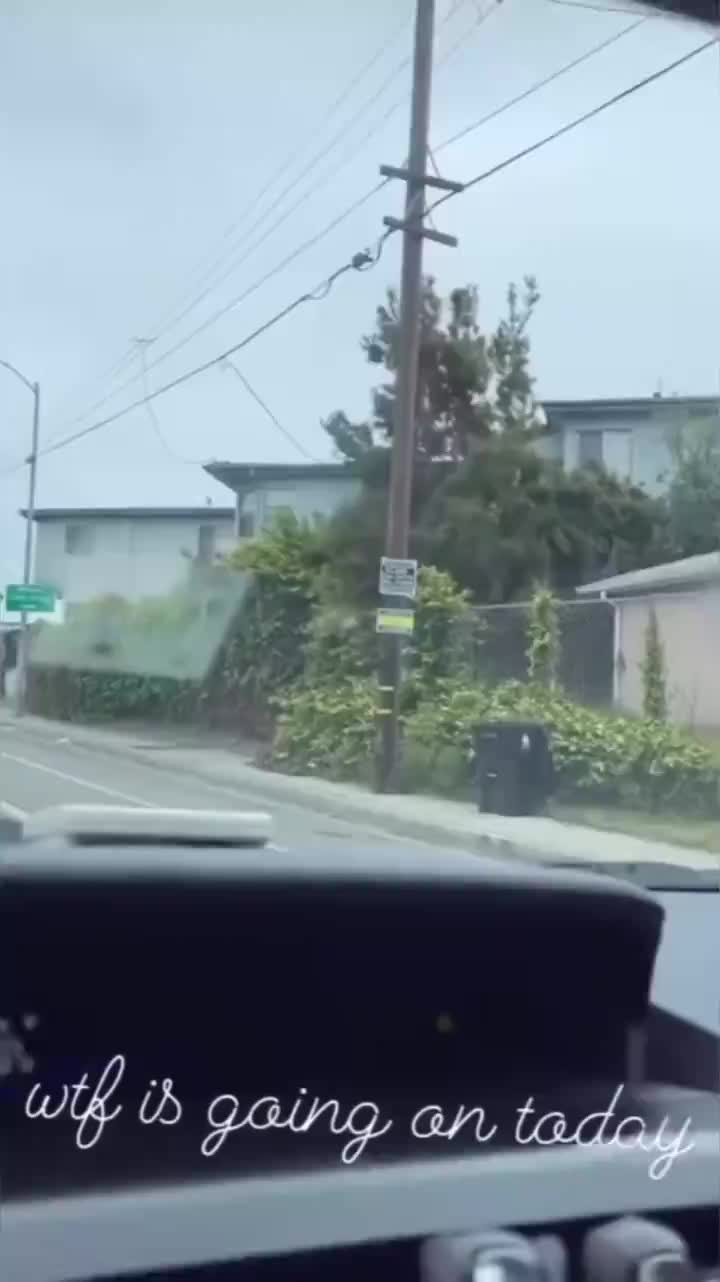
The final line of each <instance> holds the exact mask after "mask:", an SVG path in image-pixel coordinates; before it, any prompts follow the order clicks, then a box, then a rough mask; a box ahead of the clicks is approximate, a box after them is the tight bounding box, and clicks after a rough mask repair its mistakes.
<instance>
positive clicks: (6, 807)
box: [0, 801, 28, 823]
mask: <svg viewBox="0 0 720 1282" xmlns="http://www.w3.org/2000/svg"><path fill="white" fill-rule="evenodd" d="M0 810H2V812H3V814H6V815H7V816H8V819H19V820H20V822H21V823H22V821H23V820H25V819H27V817H28V812H27V810H21V809H20V807H19V806H14V805H13V803H12V801H0Z"/></svg>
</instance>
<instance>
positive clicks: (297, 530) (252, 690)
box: [213, 513, 325, 710]
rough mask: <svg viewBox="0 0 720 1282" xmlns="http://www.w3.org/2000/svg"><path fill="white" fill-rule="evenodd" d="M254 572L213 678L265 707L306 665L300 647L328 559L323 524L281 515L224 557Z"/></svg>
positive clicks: (233, 694) (227, 689) (229, 691)
mask: <svg viewBox="0 0 720 1282" xmlns="http://www.w3.org/2000/svg"><path fill="white" fill-rule="evenodd" d="M225 564H226V565H227V566H228V567H229V568H230V569H234V570H243V571H246V572H247V571H249V572H251V574H252V576H253V578H252V583H251V586H250V588H249V590H248V593H247V596H246V597H245V600H244V601H243V604H242V607H241V609H240V611H239V614H238V618H237V620H236V622H235V624H234V626H233V629H232V633H231V636H230V637H229V639H228V641H227V642H226V645H225V648H224V652H223V656H222V660H221V663H220V664H219V665H218V667H217V669H216V672H215V674H214V679H213V687H214V689H215V690H217V688H218V687H220V688H221V689H222V690H223V691H224V692H225V693H226V695H228V696H230V697H234V698H235V699H236V700H238V701H239V702H241V703H243V704H245V703H249V704H250V705H253V706H255V707H256V708H257V709H259V710H264V709H267V708H268V707H269V706H270V705H271V703H272V700H273V698H274V697H275V696H276V695H277V693H278V692H280V691H283V690H286V689H287V688H288V686H289V685H291V684H292V682H294V681H295V680H297V678H298V677H299V676H300V674H301V673H302V670H303V659H304V645H305V641H306V638H307V635H308V627H309V623H310V619H311V616H312V611H313V607H314V606H315V603H316V601H317V587H318V584H319V582H320V579H321V571H322V568H323V566H324V564H325V551H324V543H323V539H322V529H321V527H319V526H318V527H315V526H312V525H309V524H308V523H303V522H301V521H298V520H297V518H296V517H295V516H293V515H292V514H291V513H279V514H278V515H277V516H276V518H275V521H274V522H273V524H272V525H271V527H270V528H269V529H267V530H264V531H263V532H262V533H261V534H260V535H258V537H257V538H255V539H251V540H249V541H248V542H247V543H243V544H241V545H240V546H239V547H237V548H235V549H234V550H233V552H232V553H231V554H230V555H229V557H228V558H227V560H226V563H225Z"/></svg>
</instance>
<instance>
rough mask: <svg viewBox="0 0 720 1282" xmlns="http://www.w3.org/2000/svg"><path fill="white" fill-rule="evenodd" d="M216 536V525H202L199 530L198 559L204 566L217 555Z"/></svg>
mask: <svg viewBox="0 0 720 1282" xmlns="http://www.w3.org/2000/svg"><path fill="white" fill-rule="evenodd" d="M215 534H216V529H215V526H214V525H201V526H200V527H199V529H198V540H197V559H198V561H201V562H202V563H203V565H207V564H209V562H210V561H212V559H213V557H214V555H215Z"/></svg>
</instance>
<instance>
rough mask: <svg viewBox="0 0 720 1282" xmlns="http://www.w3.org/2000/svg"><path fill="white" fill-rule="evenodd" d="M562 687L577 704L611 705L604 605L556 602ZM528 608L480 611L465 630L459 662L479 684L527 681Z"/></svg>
mask: <svg viewBox="0 0 720 1282" xmlns="http://www.w3.org/2000/svg"><path fill="white" fill-rule="evenodd" d="M556 609H557V622H558V650H559V654H558V665H557V679H558V684H559V685H560V687H561V688H562V689H563V690H564V691H565V692H566V694H568V695H569V696H570V697H571V698H573V699H576V700H577V701H578V702H579V703H583V704H589V705H592V706H595V707H608V706H610V705H611V704H612V701H613V670H614V657H613V656H614V648H613V647H614V617H613V607H612V605H610V603H609V602H607V601H558V602H557V603H556ZM529 616H530V604H529V602H519V603H517V604H511V605H488V606H478V607H476V608H475V609H474V610H473V619H472V622H471V624H470V625H469V626H465V625H464V626H463V632H464V634H465V635H464V640H463V644H462V646H461V650H462V654H463V660H464V663H465V664H466V666H467V667H468V668H469V669H470V671H471V673H472V675H473V677H474V679H475V680H477V681H482V682H485V683H488V684H491V685H495V684H498V683H499V682H501V681H512V680H520V681H522V680H526V679H527V675H528V659H527V650H528V623H529Z"/></svg>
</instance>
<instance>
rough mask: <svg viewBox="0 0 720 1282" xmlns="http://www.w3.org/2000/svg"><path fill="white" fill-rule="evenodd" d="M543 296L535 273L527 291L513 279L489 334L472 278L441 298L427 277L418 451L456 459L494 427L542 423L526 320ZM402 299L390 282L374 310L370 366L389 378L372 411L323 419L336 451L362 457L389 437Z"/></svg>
mask: <svg viewBox="0 0 720 1282" xmlns="http://www.w3.org/2000/svg"><path fill="white" fill-rule="evenodd" d="M539 298H540V295H539V292H538V289H537V285H536V283H535V281H534V279H533V278H532V277H527V278H526V279H525V281H524V285H523V291H522V296H521V295H520V293H519V291H518V289H517V287H516V286H515V285H511V286H510V287H509V289H508V294H507V308H508V310H507V316H506V317H505V318H504V319H503V320H501V321H500V323H499V325H498V327H497V329H496V330H495V331H494V332H493V333H492V334H491V335H490V336H489V337H488V336H486V335H485V334H483V332H482V330H481V328H480V324H479V321H478V306H479V298H478V290H477V287H476V286H475V285H466V286H462V287H461V288H458V289H455V290H453V291H452V293H451V294H450V297H449V298H448V299H447V300H446V301H444V300H443V299H442V298H441V297H440V295H439V294H438V292H437V290H436V287H435V281H434V279H433V278H432V277H427V278H426V280H425V282H424V286H423V293H422V311H421V326H420V360H419V373H418V393H417V416H416V455H417V457H418V458H419V459H426V460H431V459H433V460H434V459H444V460H450V461H455V462H459V461H461V460H462V459H465V458H467V457H468V456H469V455H470V454H472V453H473V452H474V451H475V450H476V449H478V448H479V447H480V446H481V445H482V444H483V443H484V442H485V441H487V440H488V439H489V438H490V437H491V436H492V434H493V433H494V432H495V431H500V430H504V431H510V430H515V431H518V432H525V433H527V432H530V431H533V430H535V428H536V427H537V422H538V420H537V414H536V406H535V401H534V398H533V379H532V377H531V375H530V369H529V356H530V344H529V337H528V327H529V323H530V320H531V318H532V315H533V312H534V310H535V307H536V306H537V303H538V301H539ZM399 323H400V302H399V297H398V294H397V291H396V290H394V289H389V290H388V292H387V297H386V301H385V302H384V303H383V304H381V305H380V306H379V307H378V309H377V312H376V317H375V329H374V330H373V332H372V333H371V334H369V335H366V336H365V337H364V338H363V339H362V342H361V346H362V350H363V352H364V353H365V357H366V359H367V360H368V361H369V363H370V364H371V365H377V366H380V367H382V368H383V369H384V370H385V371H386V373H387V374H389V375H391V378H390V379H389V380H388V381H387V382H385V383H382V384H381V385H380V386H379V387H377V388H376V389H375V391H374V393H373V401H372V418H371V420H370V421H369V422H360V423H352V422H351V421H350V420H349V419H348V418H347V416H346V415H345V414H344V413H343V412H342V411H335V413H334V414H331V415H330V417H329V418H328V419H326V420H325V422H324V423H323V426H324V428H325V430H326V431H327V432H328V434H329V435H330V436H331V437H332V439H333V441H334V444H335V447H336V450H337V452H338V453H339V454H340V455H341V456H342V457H344V458H348V459H352V460H357V459H358V458H360V457H362V456H363V455H364V454H366V453H368V452H369V451H370V450H371V449H372V448H373V446H387V445H388V444H389V443H390V442H391V441H392V436H393V427H394V413H395V377H396V374H397V364H398V349H399Z"/></svg>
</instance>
